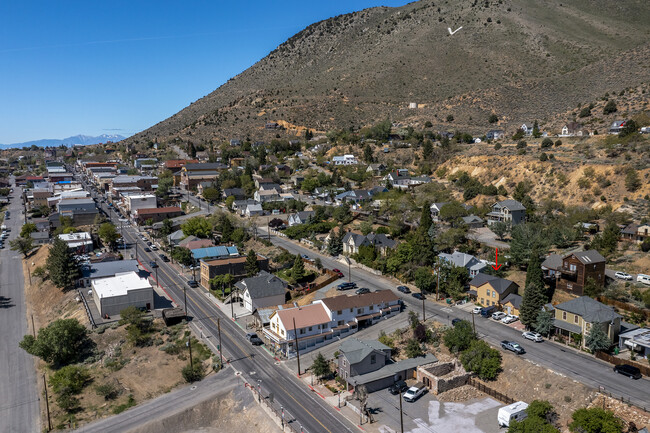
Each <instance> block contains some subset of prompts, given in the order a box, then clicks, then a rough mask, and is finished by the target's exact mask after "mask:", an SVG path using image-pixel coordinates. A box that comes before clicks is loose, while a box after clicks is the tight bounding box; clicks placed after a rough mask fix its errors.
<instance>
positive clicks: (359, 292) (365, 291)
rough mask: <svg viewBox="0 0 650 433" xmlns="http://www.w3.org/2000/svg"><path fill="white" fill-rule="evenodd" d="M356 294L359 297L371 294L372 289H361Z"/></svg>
mask: <svg viewBox="0 0 650 433" xmlns="http://www.w3.org/2000/svg"><path fill="white" fill-rule="evenodd" d="M354 293H356V294H357V295H363V294H364V293H370V289H369V288H367V287H362V288H360V289H357V290H356V291H355V292H354Z"/></svg>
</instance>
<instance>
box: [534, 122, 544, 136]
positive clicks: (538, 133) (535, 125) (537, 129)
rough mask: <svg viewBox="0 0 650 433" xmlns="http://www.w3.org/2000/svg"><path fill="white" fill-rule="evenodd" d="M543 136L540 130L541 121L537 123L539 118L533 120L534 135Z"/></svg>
mask: <svg viewBox="0 0 650 433" xmlns="http://www.w3.org/2000/svg"><path fill="white" fill-rule="evenodd" d="M541 136H542V133H541V132H540V131H539V123H537V120H536V121H535V122H533V137H535V138H539V137H541Z"/></svg>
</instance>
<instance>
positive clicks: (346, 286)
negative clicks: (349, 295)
mask: <svg viewBox="0 0 650 433" xmlns="http://www.w3.org/2000/svg"><path fill="white" fill-rule="evenodd" d="M355 287H357V283H341V284H339V285H338V286H336V290H350V289H354V288H355Z"/></svg>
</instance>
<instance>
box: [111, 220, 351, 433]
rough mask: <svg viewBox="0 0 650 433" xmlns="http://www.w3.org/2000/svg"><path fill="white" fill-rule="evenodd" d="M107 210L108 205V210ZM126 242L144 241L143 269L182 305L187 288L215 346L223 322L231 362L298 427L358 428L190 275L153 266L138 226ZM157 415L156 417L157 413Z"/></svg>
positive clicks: (330, 432) (191, 310)
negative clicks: (251, 338) (248, 336)
mask: <svg viewBox="0 0 650 433" xmlns="http://www.w3.org/2000/svg"><path fill="white" fill-rule="evenodd" d="M104 209H106V208H104ZM109 215H110V217H111V220H112V221H113V223H116V224H119V221H118V219H117V217H116V215H115V213H114V212H111V213H110V214H109ZM124 237H125V238H126V241H127V243H129V244H133V243H136V242H139V245H140V247H141V248H140V249H139V253H138V258H139V260H140V262H141V263H142V264H143V267H144V268H145V269H147V270H149V271H150V272H151V271H154V272H152V275H153V276H156V275H157V281H158V282H159V283H160V285H161V286H162V288H163V289H164V290H165V292H166V293H167V294H168V295H169V296H170V297H171V298H172V299H173V300H174V301H175V302H176V304H178V305H180V306H184V292H185V291H186V296H187V310H188V315H189V316H190V317H191V321H192V323H194V324H197V325H198V326H199V327H200V328H201V330H202V332H203V334H204V335H206V336H207V341H208V344H209V345H210V346H211V348H212V349H213V350H214V349H215V346H216V345H217V344H219V343H218V321H219V323H220V326H221V336H222V344H223V347H222V348H223V351H224V354H225V356H226V358H227V359H228V360H229V361H230V364H231V365H232V366H233V367H234V369H236V370H237V371H239V372H241V374H242V375H243V377H244V378H245V379H246V380H247V381H248V382H249V383H252V384H256V385H257V384H259V386H260V387H261V390H262V394H263V395H268V394H269V392H273V394H274V399H275V401H276V402H278V403H279V404H282V405H283V406H284V408H285V411H286V412H288V413H289V414H291V415H292V417H293V418H295V421H293V422H294V423H296V424H294V425H295V426H296V429H297V430H299V426H302V427H303V431H305V432H309V433H316V432H327V433H344V432H350V433H351V432H353V431H355V427H354V425H352V424H351V423H350V422H349V421H347V420H346V419H345V418H344V417H343V416H342V415H340V413H338V412H337V411H336V410H335V409H334V408H333V407H331V406H329V405H328V404H327V403H325V402H324V401H323V400H322V399H321V398H320V397H319V396H317V395H315V394H314V393H313V392H311V391H309V390H308V389H307V388H305V386H304V385H303V384H302V383H301V382H300V381H299V379H298V378H296V377H295V376H294V375H292V374H291V373H290V372H289V370H288V369H286V368H285V367H284V366H282V365H281V364H280V363H278V362H276V361H275V359H274V358H273V357H272V356H271V355H270V354H269V353H268V352H266V350H265V349H264V348H263V347H257V346H251V345H250V344H249V343H248V342H247V341H246V340H245V333H246V332H245V331H244V330H243V329H241V328H240V327H239V325H237V324H236V323H235V322H233V321H231V320H230V318H229V314H228V313H229V312H226V313H224V312H222V311H221V310H220V309H219V308H218V307H217V306H216V305H215V304H214V303H213V302H212V301H210V300H209V299H208V298H207V297H206V292H205V291H204V290H203V289H201V288H198V289H191V288H189V287H187V285H186V281H187V279H186V278H185V277H183V276H181V275H179V274H178V272H177V270H176V269H175V268H174V267H172V266H171V265H170V264H169V263H165V262H162V261H160V260H158V262H159V268H158V269H157V272H155V270H153V269H151V268H150V266H149V262H150V261H154V260H156V259H158V252H150V253H147V252H144V249H143V247H144V244H143V243H142V241H141V240H140V239H139V238H138V237H137V235H136V230H135V228H133V227H130V226H129V227H124ZM152 416H155V414H154V415H152Z"/></svg>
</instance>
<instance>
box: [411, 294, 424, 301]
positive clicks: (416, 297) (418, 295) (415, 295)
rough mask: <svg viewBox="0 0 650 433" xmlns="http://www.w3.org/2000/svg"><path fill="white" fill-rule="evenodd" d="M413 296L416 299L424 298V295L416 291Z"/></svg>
mask: <svg viewBox="0 0 650 433" xmlns="http://www.w3.org/2000/svg"><path fill="white" fill-rule="evenodd" d="M411 296H413V297H414V298H415V299H419V300H420V301H421V300H423V299H424V295H423V294H422V293H419V292H415V293H413V294H412V295H411Z"/></svg>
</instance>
